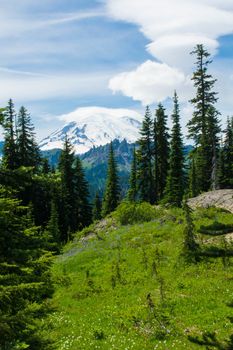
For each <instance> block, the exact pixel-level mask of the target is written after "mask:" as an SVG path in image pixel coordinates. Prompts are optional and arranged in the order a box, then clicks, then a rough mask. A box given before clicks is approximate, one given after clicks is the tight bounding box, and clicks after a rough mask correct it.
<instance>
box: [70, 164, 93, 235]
mask: <svg viewBox="0 0 233 350" xmlns="http://www.w3.org/2000/svg"><path fill="white" fill-rule="evenodd" d="M74 194H75V202H76V212H75V215H76V219H77V228H78V229H82V228H83V227H85V226H88V225H90V223H91V221H92V208H91V205H90V203H89V189H88V183H87V181H86V179H85V174H84V171H83V168H82V163H81V160H80V158H79V157H76V159H75V165H74Z"/></svg>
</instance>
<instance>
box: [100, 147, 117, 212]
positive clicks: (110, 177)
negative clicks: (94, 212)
mask: <svg viewBox="0 0 233 350" xmlns="http://www.w3.org/2000/svg"><path fill="white" fill-rule="evenodd" d="M119 200H120V188H119V179H118V174H117V164H116V161H115V156H114V150H113V145H112V142H111V143H110V148H109V158H108V173H107V180H106V188H105V193H104V200H103V207H102V214H103V216H106V215H107V214H109V213H111V212H112V211H114V210H115V209H116V207H117V205H118V204H119Z"/></svg>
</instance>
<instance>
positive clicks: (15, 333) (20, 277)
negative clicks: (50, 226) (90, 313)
mask: <svg viewBox="0 0 233 350" xmlns="http://www.w3.org/2000/svg"><path fill="white" fill-rule="evenodd" d="M8 193H9V191H8ZM25 210H26V208H25V207H22V206H21V205H20V203H19V201H17V200H16V199H12V198H10V197H9V196H8V195H6V192H5V191H4V190H3V189H2V188H0V279H1V289H0V305H1V312H0V335H1V336H0V349H26V348H28V349H37V350H39V349H41V350H42V349H49V348H50V349H51V347H50V344H49V341H48V340H46V339H44V338H43V336H42V334H39V327H40V323H39V319H40V318H45V316H46V314H47V313H48V311H49V309H48V303H47V299H48V298H50V297H51V296H52V292H53V286H52V283H51V277H50V272H49V267H50V265H51V262H52V260H51V256H50V255H48V254H47V255H44V254H45V252H46V250H45V249H46V245H45V238H44V236H43V235H42V234H41V232H40V230H39V228H37V227H33V226H32V220H31V218H30V216H28V215H26V213H25Z"/></svg>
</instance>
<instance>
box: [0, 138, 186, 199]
mask: <svg viewBox="0 0 233 350" xmlns="http://www.w3.org/2000/svg"><path fill="white" fill-rule="evenodd" d="M3 145H4V142H2V141H0V157H2V152H3ZM134 146H135V144H134V143H128V142H127V141H126V140H123V141H119V140H114V141H113V148H114V151H115V156H116V161H117V164H118V170H119V177H120V183H121V186H122V195H125V193H126V191H127V189H128V180H129V174H130V167H131V163H132V158H133V148H134ZM192 148H193V147H192V146H191V145H187V146H185V148H184V153H185V155H188V154H189V152H190V151H191V150H192ZM60 154H61V150H60V149H58V148H57V149H52V150H48V151H42V155H43V157H45V158H47V159H48V161H49V164H50V165H51V166H54V167H57V165H58V161H59V157H60ZM108 154H109V145H104V146H100V147H93V148H92V149H90V151H88V152H86V153H84V154H82V155H80V156H79V157H80V159H81V160H82V162H83V167H84V169H85V172H86V179H87V180H88V183H89V187H90V195H91V198H93V197H94V196H95V193H96V191H99V192H100V194H101V195H102V194H103V191H104V186H105V180H106V174H107V160H108Z"/></svg>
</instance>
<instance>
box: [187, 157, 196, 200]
mask: <svg viewBox="0 0 233 350" xmlns="http://www.w3.org/2000/svg"><path fill="white" fill-rule="evenodd" d="M188 192H189V197H196V196H197V195H198V186H197V174H196V164H195V157H194V154H192V155H191V166H190V169H189V190H188Z"/></svg>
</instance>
